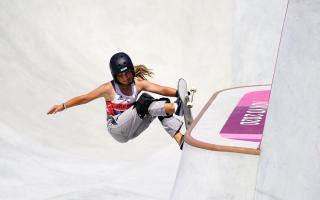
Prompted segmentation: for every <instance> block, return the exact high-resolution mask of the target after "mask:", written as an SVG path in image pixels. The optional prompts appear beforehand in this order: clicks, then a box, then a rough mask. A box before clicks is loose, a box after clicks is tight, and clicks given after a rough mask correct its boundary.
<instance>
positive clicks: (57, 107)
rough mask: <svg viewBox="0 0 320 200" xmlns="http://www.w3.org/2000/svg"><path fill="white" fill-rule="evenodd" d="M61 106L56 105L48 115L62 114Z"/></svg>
mask: <svg viewBox="0 0 320 200" xmlns="http://www.w3.org/2000/svg"><path fill="white" fill-rule="evenodd" d="M60 107H61V105H54V106H53V107H52V108H51V109H50V110H49V111H48V112H47V115H51V114H56V113H57V112H60V111H61V109H59V108H60Z"/></svg>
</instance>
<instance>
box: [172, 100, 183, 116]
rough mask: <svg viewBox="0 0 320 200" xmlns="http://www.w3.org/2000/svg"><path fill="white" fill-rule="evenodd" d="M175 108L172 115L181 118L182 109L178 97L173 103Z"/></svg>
mask: <svg viewBox="0 0 320 200" xmlns="http://www.w3.org/2000/svg"><path fill="white" fill-rule="evenodd" d="M174 103H175V104H176V106H177V109H176V112H175V113H174V114H175V115H178V116H183V108H182V101H181V99H180V98H179V97H178V98H177V100H176V101H175V102H174Z"/></svg>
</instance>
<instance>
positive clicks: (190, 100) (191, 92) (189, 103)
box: [186, 87, 197, 108]
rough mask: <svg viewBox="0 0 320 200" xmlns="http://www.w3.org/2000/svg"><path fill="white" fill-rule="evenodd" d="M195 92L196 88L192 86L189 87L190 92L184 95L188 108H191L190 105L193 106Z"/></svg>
mask: <svg viewBox="0 0 320 200" xmlns="http://www.w3.org/2000/svg"><path fill="white" fill-rule="evenodd" d="M196 92H197V88H195V87H192V88H191V89H190V94H189V95H188V96H186V102H187V106H188V107H189V108H192V107H193V95H194V93H196Z"/></svg>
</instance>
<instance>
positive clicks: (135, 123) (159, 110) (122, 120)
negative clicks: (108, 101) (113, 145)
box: [107, 101, 183, 143]
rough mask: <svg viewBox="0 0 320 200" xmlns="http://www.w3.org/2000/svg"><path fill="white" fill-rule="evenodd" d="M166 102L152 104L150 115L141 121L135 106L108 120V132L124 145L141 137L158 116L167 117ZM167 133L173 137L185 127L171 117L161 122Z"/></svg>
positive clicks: (149, 109)
mask: <svg viewBox="0 0 320 200" xmlns="http://www.w3.org/2000/svg"><path fill="white" fill-rule="evenodd" d="M164 104H165V101H154V102H152V103H151V104H150V106H149V108H148V111H149V114H147V115H145V116H144V118H143V119H141V118H140V117H139V115H138V113H137V111H136V109H135V108H133V106H132V107H131V108H129V109H128V110H126V111H125V112H123V113H122V114H120V115H118V116H115V117H114V118H109V119H108V120H107V124H108V131H109V133H110V134H111V136H112V137H113V138H114V139H115V140H117V141H118V142H121V143H124V142H128V141H129V140H131V139H133V138H135V137H137V136H138V135H140V134H141V133H142V132H143V131H144V130H145V129H147V128H148V127H149V125H150V124H151V122H152V121H153V120H154V119H155V118H156V117H158V116H167V114H166V113H165V111H164ZM161 124H162V126H163V128H164V129H165V130H166V132H167V133H168V134H169V135H170V136H171V137H173V136H174V135H175V134H176V133H177V132H178V131H179V130H180V128H181V126H182V125H183V122H182V121H180V120H179V119H178V118H176V117H174V116H171V117H169V118H164V119H163V120H162V121H161Z"/></svg>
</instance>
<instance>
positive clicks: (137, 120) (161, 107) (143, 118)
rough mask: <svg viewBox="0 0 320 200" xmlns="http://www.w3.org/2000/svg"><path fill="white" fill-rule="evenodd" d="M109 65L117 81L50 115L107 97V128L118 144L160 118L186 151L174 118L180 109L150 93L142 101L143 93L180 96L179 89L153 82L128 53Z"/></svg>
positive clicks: (167, 130) (177, 123)
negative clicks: (133, 62) (178, 94)
mask: <svg viewBox="0 0 320 200" xmlns="http://www.w3.org/2000/svg"><path fill="white" fill-rule="evenodd" d="M109 66H110V71H111V74H112V76H113V80H111V81H109V82H107V83H104V84H102V85H101V86H99V87H98V88H96V89H95V90H93V91H91V92H89V93H87V94H84V95H81V96H77V97H74V98H72V99H70V100H68V101H66V102H64V103H62V104H59V105H54V106H53V107H52V108H51V109H50V110H49V111H48V112H47V114H55V113H57V112H61V111H63V110H65V109H67V108H70V107H73V106H77V105H81V104H85V103H88V102H90V101H92V100H94V99H97V98H101V97H103V98H104V99H105V102H106V112H107V128H108V131H109V133H110V134H111V136H112V137H113V138H114V139H115V140H117V141H118V142H121V143H124V142H128V141H129V140H131V139H133V138H135V137H137V136H138V135H140V134H141V133H142V132H143V131H144V130H145V129H147V128H148V126H149V125H150V123H151V122H152V121H153V120H154V119H155V118H156V117H158V118H159V120H160V122H161V124H162V126H163V128H164V129H165V130H166V132H167V133H168V134H169V135H170V136H171V137H173V138H174V139H175V141H176V142H177V143H178V144H179V146H180V148H181V149H182V145H183V134H182V133H181V132H180V128H181V126H182V124H183V122H181V121H180V120H179V119H178V118H176V117H174V116H173V113H177V114H178V112H179V110H180V106H179V105H178V104H177V103H170V100H169V99H168V98H160V99H155V98H153V97H152V96H151V95H149V94H148V93H142V94H141V95H140V97H139V98H138V95H139V94H140V93H141V92H143V91H146V92H152V93H156V94H159V95H162V96H169V97H177V90H176V89H173V88H170V87H165V86H160V85H157V84H155V83H151V82H149V81H148V80H147V79H146V76H149V77H150V76H151V75H152V72H151V71H150V70H149V69H148V68H146V67H145V66H143V65H139V66H136V67H134V66H133V64H132V61H131V59H130V57H129V56H128V55H127V54H126V53H123V52H120V53H116V54H115V55H113V56H112V57H111V59H110V63H109ZM177 110H178V111H177Z"/></svg>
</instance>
